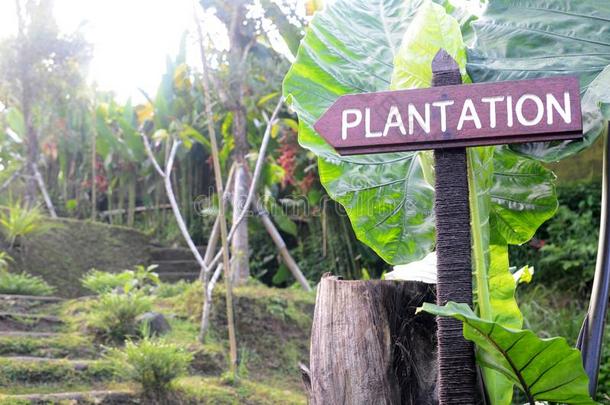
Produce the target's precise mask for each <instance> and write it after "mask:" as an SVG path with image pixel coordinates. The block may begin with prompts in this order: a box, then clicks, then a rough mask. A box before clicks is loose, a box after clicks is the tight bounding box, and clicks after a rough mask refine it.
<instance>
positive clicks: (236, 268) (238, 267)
mask: <svg viewBox="0 0 610 405" xmlns="http://www.w3.org/2000/svg"><path fill="white" fill-rule="evenodd" d="M244 165H245V162H244V163H237V166H236V168H235V181H234V186H233V201H232V204H233V224H236V226H237V227H236V228H235V233H234V235H233V238H232V239H231V273H232V274H233V283H234V284H236V285H239V284H244V283H246V282H247V281H248V279H249V278H250V264H249V262H250V248H249V244H248V215H246V216H245V217H244V219H243V220H242V221H241V222H239V223H238V219H239V216H240V213H241V212H242V211H243V210H244V209H248V208H247V207H245V204H246V199H247V198H248V175H247V173H246V170H247V169H246V167H244Z"/></svg>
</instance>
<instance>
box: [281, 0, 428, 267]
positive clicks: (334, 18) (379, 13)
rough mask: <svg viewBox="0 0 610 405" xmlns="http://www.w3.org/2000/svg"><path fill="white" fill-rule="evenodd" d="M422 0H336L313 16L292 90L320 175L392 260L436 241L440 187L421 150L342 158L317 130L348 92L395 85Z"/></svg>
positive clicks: (287, 91)
mask: <svg viewBox="0 0 610 405" xmlns="http://www.w3.org/2000/svg"><path fill="white" fill-rule="evenodd" d="M421 3H422V2H421V1H419V0H418V1H404V0H373V1H370V0H352V1H348V0H336V1H334V2H332V3H329V4H327V6H326V7H325V9H324V10H323V11H321V12H318V13H317V14H316V15H315V17H314V18H313V19H312V21H311V23H310V26H309V28H308V30H307V33H306V35H305V38H304V39H303V40H302V41H301V46H300V47H299V52H298V54H297V59H296V62H295V63H294V64H293V65H292V67H291V69H290V71H289V72H288V74H287V76H286V79H285V80H284V95H285V96H286V97H287V99H288V101H289V102H290V103H291V105H292V107H293V108H294V109H295V110H296V111H297V113H298V115H299V142H300V144H301V145H302V146H304V147H306V148H308V149H310V150H312V151H313V152H315V153H316V154H317V155H318V157H319V160H318V163H319V171H320V178H321V181H322V184H323V185H324V186H325V187H326V189H327V191H328V193H329V194H330V196H331V197H332V198H333V199H335V200H337V201H339V202H340V203H341V204H342V205H343V206H344V207H345V209H346V211H347V214H348V216H349V218H350V220H351V221H352V225H353V227H354V230H355V232H356V235H357V236H358V238H359V239H360V240H362V241H363V242H365V243H366V244H368V245H369V246H371V247H372V248H373V249H374V250H375V251H376V252H377V253H378V254H379V255H380V256H381V257H382V258H383V259H384V260H386V261H387V262H389V263H393V264H398V263H406V262H409V261H411V260H415V259H418V258H420V257H422V256H423V255H424V254H425V253H427V252H428V251H429V250H430V249H431V247H432V244H433V239H434V223H433V218H432V215H433V213H432V203H433V190H432V187H431V186H430V185H429V184H428V183H427V182H426V181H425V180H424V179H423V173H422V169H421V165H420V162H419V159H417V155H416V153H392V154H379V155H362V156H355V157H340V156H338V155H337V154H336V153H335V151H334V150H333V148H332V147H330V146H329V145H328V144H327V143H326V142H325V141H324V140H323V139H322V137H320V136H319V135H318V134H317V133H316V132H315V131H314V129H313V124H314V122H315V121H316V120H317V119H318V118H319V117H320V116H321V115H322V113H323V112H324V111H326V109H327V108H328V107H329V106H330V105H331V104H332V103H333V102H334V101H335V100H336V99H337V98H339V97H340V96H342V95H344V94H349V93H362V92H371V91H379V90H387V89H388V88H389V87H390V78H391V76H392V70H393V60H394V58H395V57H396V54H397V52H398V49H399V48H400V45H401V40H402V38H403V35H404V34H405V32H406V29H407V26H408V24H409V22H410V21H411V20H412V18H413V15H414V14H415V11H416V10H417V8H418V7H419V5H420V4H421Z"/></svg>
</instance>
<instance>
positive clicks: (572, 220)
mask: <svg viewBox="0 0 610 405" xmlns="http://www.w3.org/2000/svg"><path fill="white" fill-rule="evenodd" d="M557 192H558V197H559V204H560V206H559V209H558V210H557V213H556V214H555V216H554V217H553V218H551V219H550V220H548V221H547V222H546V223H544V224H543V225H542V226H541V227H540V229H538V231H537V232H536V235H535V238H534V239H533V240H532V241H531V242H530V243H528V244H524V245H522V246H510V247H509V251H510V263H511V265H513V266H517V267H520V266H522V265H525V264H527V265H531V266H533V267H534V268H535V274H534V281H538V282H541V283H544V284H558V285H559V286H560V287H562V288H570V289H573V288H576V289H578V290H579V291H580V292H581V293H582V292H584V291H586V290H587V288H588V286H589V285H590V283H591V280H592V279H593V274H594V272H595V261H596V257H597V238H598V234H599V215H600V198H601V195H600V190H599V184H598V183H597V182H596V183H586V184H579V185H575V186H563V187H560V188H558V190H557Z"/></svg>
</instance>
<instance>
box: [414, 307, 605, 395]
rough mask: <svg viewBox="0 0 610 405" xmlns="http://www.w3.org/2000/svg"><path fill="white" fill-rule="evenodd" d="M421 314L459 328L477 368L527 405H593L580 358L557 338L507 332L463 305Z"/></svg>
mask: <svg viewBox="0 0 610 405" xmlns="http://www.w3.org/2000/svg"><path fill="white" fill-rule="evenodd" d="M423 310H424V311H426V312H429V313H431V314H434V315H439V316H449V317H453V318H455V319H458V320H460V321H462V322H463V324H464V337H466V339H468V340H471V341H473V342H474V343H475V344H476V345H477V348H478V349H479V350H478V351H477V360H478V362H479V363H480V364H482V365H484V366H486V367H490V368H493V369H494V370H496V371H498V372H500V373H502V374H503V375H505V376H506V377H508V378H509V379H510V380H511V381H512V382H513V383H514V384H516V385H517V387H519V388H520V389H521V390H522V391H523V392H524V393H525V394H526V396H527V397H528V399H529V400H530V401H531V403H532V405H533V401H532V400H537V401H549V402H559V403H566V404H582V405H586V404H595V403H596V402H595V401H593V400H592V399H591V397H590V396H589V394H588V385H589V379H588V377H587V375H586V374H585V371H584V369H583V366H582V357H581V356H580V352H579V351H578V350H576V349H573V348H571V347H570V346H569V345H568V343H567V342H566V341H565V339H563V338H552V339H541V338H539V337H538V336H536V335H535V334H534V333H533V332H532V331H529V330H521V329H511V328H507V327H504V326H502V325H501V324H499V323H497V322H492V321H486V320H483V319H481V318H479V317H478V316H476V315H475V313H474V312H472V310H471V309H470V307H468V305H466V304H456V303H454V302H449V303H447V305H445V306H443V307H439V306H437V305H432V304H424V305H423Z"/></svg>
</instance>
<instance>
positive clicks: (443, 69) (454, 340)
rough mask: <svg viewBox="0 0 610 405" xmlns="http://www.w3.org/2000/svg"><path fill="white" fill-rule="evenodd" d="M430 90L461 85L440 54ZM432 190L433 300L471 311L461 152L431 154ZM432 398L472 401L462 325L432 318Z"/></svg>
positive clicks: (472, 370)
mask: <svg viewBox="0 0 610 405" xmlns="http://www.w3.org/2000/svg"><path fill="white" fill-rule="evenodd" d="M432 73H433V78H432V86H434V87H436V86H447V85H456V84H461V83H462V78H461V74H460V69H459V67H458V64H457V63H456V61H455V60H454V59H453V58H452V57H451V56H450V55H449V54H448V53H447V52H445V51H444V50H443V49H441V50H440V51H439V52H438V53H437V54H436V56H435V57H434V60H433V61H432ZM434 160H435V173H436V186H435V192H436V197H435V202H434V212H435V216H436V256H437V273H438V276H437V277H438V280H437V285H436V301H437V304H439V305H444V304H446V303H447V302H448V301H455V302H463V303H466V304H468V305H470V306H472V264H471V260H470V253H471V251H470V249H471V247H470V208H469V203H468V176H467V164H466V148H451V149H436V150H435V151H434ZM437 324H438V332H437V335H438V373H439V376H438V396H439V404H440V405H467V404H474V403H475V402H476V393H477V390H476V366H475V360H474V346H473V344H472V342H469V341H467V340H466V339H464V337H463V334H462V323H461V322H460V321H458V320H456V319H453V318H446V317H438V319H437Z"/></svg>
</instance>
